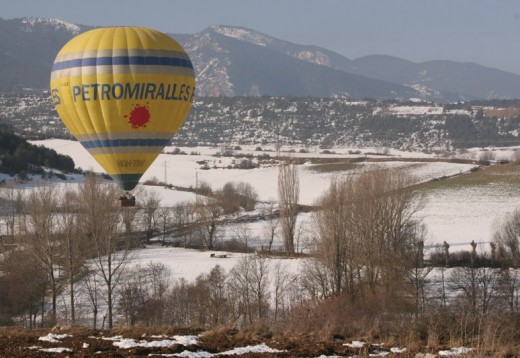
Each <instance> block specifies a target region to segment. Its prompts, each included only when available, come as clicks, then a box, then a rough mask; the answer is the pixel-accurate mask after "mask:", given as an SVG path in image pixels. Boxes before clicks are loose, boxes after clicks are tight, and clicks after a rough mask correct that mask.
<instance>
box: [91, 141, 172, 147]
mask: <svg viewBox="0 0 520 358" xmlns="http://www.w3.org/2000/svg"><path fill="white" fill-rule="evenodd" d="M169 143H170V140H169V139H108V140H91V141H85V142H81V144H82V145H83V147H85V148H86V149H91V148H110V147H164V146H165V145H168V144H169Z"/></svg>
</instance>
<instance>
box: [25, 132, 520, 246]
mask: <svg viewBox="0 0 520 358" xmlns="http://www.w3.org/2000/svg"><path fill="white" fill-rule="evenodd" d="M33 143H34V144H38V145H44V146H46V147H49V148H53V149H55V150H56V151H57V152H59V153H62V154H67V155H70V156H71V157H72V158H73V159H74V161H75V163H76V165H77V166H79V167H81V168H83V169H91V170H94V171H99V172H103V169H102V168H101V167H100V166H99V164H98V163H97V162H96V161H95V160H94V159H92V157H90V155H89V153H88V152H87V151H86V150H85V149H84V148H83V147H82V146H81V145H80V144H79V143H78V142H74V141H67V140H57V139H54V140H44V141H35V142H33ZM173 149H174V148H171V147H170V148H166V149H165V152H170V151H173ZM180 149H181V150H182V151H184V152H186V153H188V154H187V155H171V154H160V155H159V157H158V158H157V160H156V161H155V162H154V164H153V165H152V166H151V167H150V168H149V169H148V171H147V172H146V173H145V175H144V176H143V178H142V181H145V180H149V179H153V178H157V179H158V180H160V181H164V180H165V179H166V181H167V182H168V183H170V184H173V185H177V186H184V187H189V186H193V187H195V185H196V181H197V180H198V181H199V183H200V182H202V181H204V182H206V183H208V184H209V185H210V186H211V187H212V188H213V189H220V188H222V186H223V185H224V184H225V183H227V182H230V181H233V182H238V181H243V182H247V183H250V184H251V185H252V186H253V187H254V188H255V189H256V190H257V192H258V194H259V199H260V200H261V201H276V198H277V170H278V169H277V167H276V166H275V165H273V166H265V167H260V168H256V169H249V170H243V169H224V168H226V167H227V166H228V165H231V164H232V161H233V160H234V159H233V158H232V157H217V156H215V154H216V153H218V152H219V151H220V148H208V147H197V148H180ZM349 149H352V148H349ZM365 151H366V152H372V153H375V152H377V149H365ZM192 152H197V155H190V153H192ZM240 152H243V153H251V154H254V155H257V154H260V153H261V152H255V151H254V150H253V149H250V150H249V152H248V149H247V148H244V149H243V150H241V151H240ZM308 152H309V153H297V152H296V153H291V155H293V156H298V157H318V156H321V157H325V158H330V157H349V156H359V154H355V155H352V154H348V151H347V149H335V150H334V153H332V154H330V153H328V154H323V153H320V152H319V149H309V150H308ZM366 152H365V153H366ZM350 153H352V150H350ZM511 153H512V149H496V151H495V155H496V158H497V159H502V158H508V157H510V155H511ZM269 154H270V155H271V156H274V153H273V152H271V153H269ZM390 154H392V156H393V158H395V161H391V162H385V163H369V162H365V163H364V164H363V166H376V165H384V166H390V167H395V168H405V169H408V170H409V171H410V172H411V173H412V174H413V175H414V176H415V178H416V179H417V181H418V182H425V181H429V180H432V179H434V178H440V177H444V176H452V175H457V174H462V173H465V172H467V171H469V170H470V169H471V168H473V167H474V165H471V164H457V163H445V162H421V163H418V162H413V163H411V162H406V161H402V160H400V159H402V158H406V157H414V158H424V157H428V156H427V155H425V154H424V153H407V152H396V151H391V152H390ZM464 156H465V157H473V158H475V157H478V151H477V150H475V151H469V152H468V153H466V154H464ZM429 157H431V156H429ZM203 160H204V161H207V162H208V166H209V167H210V169H209V170H204V169H201V165H200V164H197V161H203ZM214 166H216V167H217V169H211V168H213V167H214ZM311 167H312V166H311V165H310V164H305V165H303V166H302V167H301V169H300V203H301V204H313V203H314V202H315V201H316V199H318V198H319V197H320V196H321V195H322V194H323V192H324V191H325V190H326V189H327V187H328V185H329V183H330V180H331V178H333V177H335V176H341V175H351V174H352V173H353V171H352V170H351V171H345V172H333V173H319V172H316V171H313V170H312V168H311ZM143 188H144V190H147V191H156V192H157V193H158V194H159V195H160V197H161V200H162V201H161V203H162V205H173V204H175V203H176V202H180V201H185V200H194V198H195V196H194V195H193V194H191V193H186V192H181V191H176V190H168V189H164V188H161V187H150V186H144V187H143ZM519 195H520V191H518V190H516V189H515V188H510V187H503V186H500V185H489V186H487V187H468V188H457V189H453V188H452V189H449V190H448V189H439V190H431V191H428V192H427V197H426V204H425V207H424V208H423V209H422V210H421V211H420V212H419V213H418V217H420V218H422V219H423V221H424V223H425V224H426V226H427V229H428V232H429V237H430V240H429V243H430V244H431V245H435V244H442V243H443V242H444V241H447V242H449V243H450V244H469V242H471V241H472V240H475V241H476V242H477V243H487V242H489V241H491V239H492V236H493V232H494V229H495V223H496V222H497V221H498V220H499V219H500V218H502V217H503V216H504V215H505V214H507V213H508V212H511V211H513V210H514V209H515V208H516V207H517V206H518V203H519V201H518V196H519ZM308 219H309V218H308V217H307V222H308ZM300 221H301V222H303V221H304V220H300ZM227 231H228V234H229V235H232V229H231V228H228V230H227ZM250 231H251V232H252V233H253V235H252V236H256V237H257V238H259V236H260V235H261V227H260V223H252V224H251V227H250ZM486 246H487V244H483V245H480V247H479V249H486V250H487V247H486ZM468 249H469V248H468Z"/></svg>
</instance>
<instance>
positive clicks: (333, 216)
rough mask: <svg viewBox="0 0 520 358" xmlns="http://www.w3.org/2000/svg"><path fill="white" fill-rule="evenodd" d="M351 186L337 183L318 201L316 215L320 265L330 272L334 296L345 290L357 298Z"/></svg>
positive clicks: (336, 181) (345, 183)
mask: <svg viewBox="0 0 520 358" xmlns="http://www.w3.org/2000/svg"><path fill="white" fill-rule="evenodd" d="M351 189H352V188H351V186H350V185H349V182H345V181H344V182H339V181H338V180H336V179H334V180H333V181H332V182H331V184H330V187H329V189H328V191H327V192H326V193H325V194H324V196H323V197H322V198H321V199H320V200H319V201H318V205H319V206H320V207H321V209H320V210H318V211H316V212H315V213H314V222H315V223H316V231H317V232H316V235H317V237H319V243H318V245H317V251H318V255H319V257H320V259H321V261H322V262H323V263H324V264H325V265H326V266H327V267H328V268H329V270H330V272H331V274H332V279H333V285H332V288H333V292H334V293H336V294H337V293H340V292H341V291H342V290H343V289H344V286H346V288H347V291H348V292H349V294H350V295H351V296H353V294H354V288H353V287H354V285H353V281H354V274H355V270H356V267H355V265H356V264H355V262H354V258H355V257H354V256H353V254H354V252H355V251H354V250H355V248H354V247H353V246H354V244H355V243H354V242H353V236H352V234H351V232H350V229H351V228H350V225H351V221H352V220H351V216H352V215H353V214H354V213H353V208H352V205H351V202H350V200H351V199H352V198H351V197H352V196H353V193H352V190H351ZM345 280H346V281H345Z"/></svg>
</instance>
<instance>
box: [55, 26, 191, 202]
mask: <svg viewBox="0 0 520 358" xmlns="http://www.w3.org/2000/svg"><path fill="white" fill-rule="evenodd" d="M50 91H51V98H52V101H53V103H54V105H55V108H56V110H57V112H58V114H59V116H60V117H61V119H62V121H63V122H64V124H65V126H66V127H67V129H68V130H69V131H70V132H71V134H72V135H73V136H74V137H75V138H76V139H77V140H78V141H79V142H80V143H81V144H82V145H83V147H85V148H86V149H87V150H88V151H89V152H90V154H91V155H92V156H93V157H94V158H95V159H96V160H97V162H98V163H99V164H100V165H101V166H102V167H103V168H104V169H105V170H106V172H107V173H108V174H109V175H110V176H111V177H112V178H113V179H114V180H115V181H116V182H117V183H118V185H119V186H120V187H121V189H123V190H124V191H126V192H127V193H129V192H130V191H131V190H132V189H134V188H135V186H136V185H137V183H138V182H139V179H140V178H141V176H142V175H143V174H144V172H145V171H146V170H147V169H148V167H149V166H150V165H151V164H152V162H153V161H154V160H155V159H156V158H157V156H158V155H159V153H160V152H161V150H162V149H163V148H164V146H165V145H167V144H168V143H169V142H170V140H171V138H172V137H173V135H174V134H175V132H177V130H178V129H179V127H180V126H181V125H182V123H183V122H184V120H185V118H186V116H187V115H188V113H189V111H190V108H191V104H192V100H193V95H194V93H195V76H194V71H193V65H192V63H191V61H190V59H189V57H188V55H187V53H186V52H185V51H184V49H183V48H182V47H181V46H180V45H179V44H178V43H177V42H176V41H175V40H174V39H172V38H171V37H169V36H167V35H165V34H163V33H161V32H159V31H156V30H152V29H147V28H140V27H109V28H99V29H95V30H91V31H87V32H85V33H82V34H80V35H78V36H76V37H75V38H73V39H72V40H70V41H69V42H68V43H67V44H66V45H65V46H63V48H62V49H61V50H60V52H59V53H58V55H57V56H56V60H55V61H54V64H53V66H52V72H51V81H50ZM129 197H131V196H129ZM131 198H132V197H131ZM134 202H135V199H134Z"/></svg>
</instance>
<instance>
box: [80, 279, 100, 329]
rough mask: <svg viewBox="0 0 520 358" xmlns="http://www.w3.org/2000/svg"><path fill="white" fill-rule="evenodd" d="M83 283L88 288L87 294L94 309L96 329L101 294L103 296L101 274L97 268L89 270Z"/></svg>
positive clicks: (93, 325)
mask: <svg viewBox="0 0 520 358" xmlns="http://www.w3.org/2000/svg"><path fill="white" fill-rule="evenodd" d="M83 283H84V285H85V289H86V295H87V297H88V302H89V304H90V307H91V309H92V327H93V328H94V329H97V328H98V321H97V318H98V313H99V305H100V302H99V300H100V296H101V292H100V291H101V289H100V286H101V277H100V276H99V274H98V272H97V271H96V270H89V271H88V272H87V273H86V275H85V278H84V279H83Z"/></svg>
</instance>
